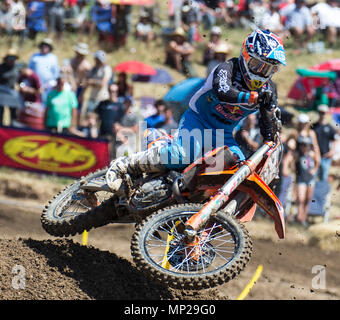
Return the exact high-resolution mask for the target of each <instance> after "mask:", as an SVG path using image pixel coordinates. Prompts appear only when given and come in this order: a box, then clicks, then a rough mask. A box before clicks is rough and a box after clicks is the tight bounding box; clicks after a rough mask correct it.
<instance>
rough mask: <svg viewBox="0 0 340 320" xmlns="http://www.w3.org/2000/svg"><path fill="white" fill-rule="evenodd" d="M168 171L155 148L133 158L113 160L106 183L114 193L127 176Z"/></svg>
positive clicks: (133, 155)
mask: <svg viewBox="0 0 340 320" xmlns="http://www.w3.org/2000/svg"><path fill="white" fill-rule="evenodd" d="M166 171H168V169H167V168H166V167H165V165H164V164H162V163H161V159H160V155H159V148H158V147H153V148H151V149H148V150H146V151H142V152H138V153H134V154H132V155H131V156H125V157H119V158H117V159H115V160H113V161H112V162H111V164H110V167H109V169H108V171H107V173H106V177H105V178H106V183H107V185H108V187H109V188H110V190H111V191H112V192H116V191H118V190H119V188H120V186H121V184H122V182H123V181H124V180H125V178H126V175H130V176H138V175H141V174H143V173H146V174H149V173H156V172H166Z"/></svg>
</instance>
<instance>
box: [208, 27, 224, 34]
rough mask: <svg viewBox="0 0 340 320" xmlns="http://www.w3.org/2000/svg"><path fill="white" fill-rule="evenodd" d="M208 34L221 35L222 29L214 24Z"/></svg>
mask: <svg viewBox="0 0 340 320" xmlns="http://www.w3.org/2000/svg"><path fill="white" fill-rule="evenodd" d="M210 34H216V35H221V34H222V30H221V28H220V27H219V26H214V27H212V28H211V31H210Z"/></svg>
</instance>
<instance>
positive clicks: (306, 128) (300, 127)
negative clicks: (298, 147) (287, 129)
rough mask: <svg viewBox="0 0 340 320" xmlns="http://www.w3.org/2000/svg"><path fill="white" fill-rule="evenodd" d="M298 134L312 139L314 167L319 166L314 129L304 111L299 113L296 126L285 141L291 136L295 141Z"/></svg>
mask: <svg viewBox="0 0 340 320" xmlns="http://www.w3.org/2000/svg"><path fill="white" fill-rule="evenodd" d="M300 136H302V137H309V138H310V139H311V140H312V146H313V151H314V152H315V155H316V167H319V165H320V159H321V158H320V147H319V144H318V139H317V136H316V133H315V131H314V130H313V129H312V128H311V125H310V118H309V116H308V115H307V114H305V113H301V114H300V115H299V117H298V124H297V128H296V129H294V130H293V131H292V132H291V133H290V135H289V136H288V138H287V141H288V140H289V139H291V138H292V139H294V140H295V141H297V140H298V138H299V137H300Z"/></svg>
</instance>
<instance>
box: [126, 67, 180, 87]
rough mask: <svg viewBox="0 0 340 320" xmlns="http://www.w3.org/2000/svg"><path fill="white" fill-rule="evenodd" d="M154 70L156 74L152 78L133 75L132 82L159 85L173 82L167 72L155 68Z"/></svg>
mask: <svg viewBox="0 0 340 320" xmlns="http://www.w3.org/2000/svg"><path fill="white" fill-rule="evenodd" d="M155 70H156V74H155V75H153V76H146V75H142V74H135V75H133V76H132V81H138V82H148V83H160V84H169V83H172V82H173V81H174V79H173V77H172V76H171V74H170V73H169V72H168V71H166V70H164V69H158V68H156V69H155Z"/></svg>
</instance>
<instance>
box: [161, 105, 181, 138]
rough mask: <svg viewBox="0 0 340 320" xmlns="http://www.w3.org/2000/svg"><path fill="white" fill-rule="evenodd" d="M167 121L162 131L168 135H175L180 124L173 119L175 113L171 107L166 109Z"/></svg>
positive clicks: (162, 126)
mask: <svg viewBox="0 0 340 320" xmlns="http://www.w3.org/2000/svg"><path fill="white" fill-rule="evenodd" d="M164 117H165V120H164V122H163V124H162V125H161V126H160V129H163V130H164V131H165V132H166V133H167V134H172V135H173V134H174V130H175V129H177V128H178V123H177V122H176V121H175V119H174V117H173V111H172V109H171V108H170V107H166V108H165V110H164Z"/></svg>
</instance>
